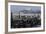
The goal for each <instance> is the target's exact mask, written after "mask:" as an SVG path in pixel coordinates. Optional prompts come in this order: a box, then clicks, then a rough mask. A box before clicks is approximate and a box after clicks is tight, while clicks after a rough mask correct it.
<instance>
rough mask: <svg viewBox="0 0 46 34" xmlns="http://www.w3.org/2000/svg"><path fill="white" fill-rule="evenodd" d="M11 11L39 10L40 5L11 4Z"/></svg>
mask: <svg viewBox="0 0 46 34" xmlns="http://www.w3.org/2000/svg"><path fill="white" fill-rule="evenodd" d="M10 8H11V11H12V12H13V13H14V12H16V11H20V10H31V9H32V10H33V11H36V10H41V6H18V5H11V7H10Z"/></svg>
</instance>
